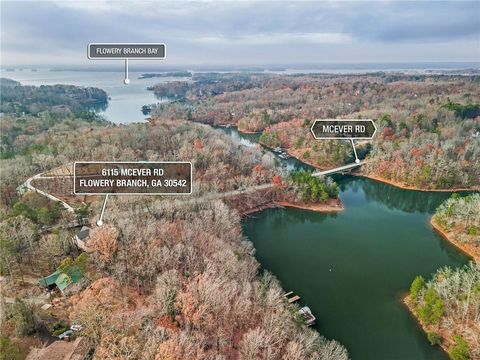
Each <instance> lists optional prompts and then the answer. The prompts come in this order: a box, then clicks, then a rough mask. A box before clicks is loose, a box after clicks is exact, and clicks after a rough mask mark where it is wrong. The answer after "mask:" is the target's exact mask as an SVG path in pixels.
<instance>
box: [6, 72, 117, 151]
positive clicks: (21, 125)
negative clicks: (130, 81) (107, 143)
mask: <svg viewBox="0 0 480 360" xmlns="http://www.w3.org/2000/svg"><path fill="white" fill-rule="evenodd" d="M107 103H108V98H107V93H106V92H105V91H103V90H101V89H96V88H82V87H76V86H71V85H53V86H46V85H45V86H40V87H37V86H23V85H21V84H20V83H18V82H16V81H13V80H10V79H5V78H2V79H0V104H1V105H0V113H1V114H2V115H1V124H0V139H1V142H0V158H2V159H5V158H13V157H15V155H17V154H21V155H26V156H28V155H31V154H33V153H42V152H50V151H51V149H49V144H48V142H47V141H43V142H40V141H38V139H37V135H40V134H42V135H43V133H46V132H47V131H51V129H53V128H55V127H58V129H59V130H60V128H61V127H64V128H65V130H66V129H68V128H70V129H74V128H76V127H82V126H84V125H106V124H107V121H106V120H104V119H103V118H102V117H101V116H99V115H97V114H96V113H95V111H94V109H95V108H97V109H98V107H99V106H100V107H105V106H106V105H107ZM42 137H44V136H42Z"/></svg>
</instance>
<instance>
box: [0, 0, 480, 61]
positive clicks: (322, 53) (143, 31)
mask: <svg viewBox="0 0 480 360" xmlns="http://www.w3.org/2000/svg"><path fill="white" fill-rule="evenodd" d="M90 42H104V43H108V42H117V43H118V42H122V43H135V42H140V43H148V42H153V43H158V42H162V43H165V44H166V47H167V59H165V60H164V61H163V62H164V63H165V64H166V65H171V66H181V65H222V66H230V65H233V66H241V65H259V66H260V65H267V64H269V65H288V64H316V63H372V62H373V63H388V62H394V63H399V62H463V61H465V62H477V63H478V62H480V1H470V2H462V1H452V2H448V1H440V2H436V1H387V2H381V1H375V2H373V1H371V2H362V1H353V2H347V1H331V2H292V1H289V2H273V1H264V2H247V1H238V2H235V1H228V2H227V1H219V2H215V1H203V2H187V1H185V2H181V1H175V2H159V1H156V2H143V1H135V2H132V1H130V2H129V1H115V2H106V1H105V2H104V1H98V0H97V1H88V2H80V1H65V0H63V1H58V2H57V1H35V2H27V1H3V0H2V1H1V41H0V44H1V49H0V50H1V59H0V60H1V64H2V66H6V65H42V64H43V65H55V64H62V65H74V64H75V65H81V64H87V63H88V62H89V61H92V60H87V55H86V54H87V45H88V43H90ZM97 61H98V60H97ZM101 61H103V62H105V60H101ZM138 61H140V60H138Z"/></svg>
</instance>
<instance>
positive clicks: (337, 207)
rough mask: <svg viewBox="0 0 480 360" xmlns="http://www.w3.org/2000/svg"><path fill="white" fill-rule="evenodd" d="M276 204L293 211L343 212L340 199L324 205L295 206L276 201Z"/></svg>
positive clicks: (330, 200)
mask: <svg viewBox="0 0 480 360" xmlns="http://www.w3.org/2000/svg"><path fill="white" fill-rule="evenodd" d="M332 200H333V201H332ZM276 204H278V205H280V206H284V207H289V208H293V209H302V210H309V211H314V212H322V213H337V212H341V211H343V210H345V207H344V206H343V203H342V200H340V198H337V199H329V200H327V202H325V203H318V204H295V203H291V202H289V201H277V202H276Z"/></svg>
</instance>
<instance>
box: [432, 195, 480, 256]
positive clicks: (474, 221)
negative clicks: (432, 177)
mask: <svg viewBox="0 0 480 360" xmlns="http://www.w3.org/2000/svg"><path fill="white" fill-rule="evenodd" d="M432 225H434V226H436V227H437V228H438V229H439V230H440V231H442V232H443V233H444V234H446V236H447V237H448V238H449V239H450V240H451V241H452V242H454V243H455V244H458V245H459V246H460V247H462V248H465V249H466V250H467V252H468V253H469V254H471V255H472V256H473V257H474V258H475V259H476V261H477V262H478V261H480V193H473V194H470V195H467V196H458V195H457V194H453V195H452V197H451V198H450V199H448V200H447V201H445V202H444V203H442V205H440V206H439V207H438V208H437V210H436V212H435V215H434V216H433V218H432Z"/></svg>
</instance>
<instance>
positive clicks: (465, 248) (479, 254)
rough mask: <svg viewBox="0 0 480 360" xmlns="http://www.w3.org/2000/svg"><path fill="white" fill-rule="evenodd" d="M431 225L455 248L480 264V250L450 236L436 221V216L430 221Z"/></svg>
mask: <svg viewBox="0 0 480 360" xmlns="http://www.w3.org/2000/svg"><path fill="white" fill-rule="evenodd" d="M430 225H432V227H433V229H434V230H435V231H436V232H437V233H438V234H440V235H441V236H442V237H443V238H444V239H445V240H447V241H448V242H449V243H451V244H452V245H453V246H455V247H456V248H457V249H458V250H460V251H461V252H463V253H464V254H466V255H468V256H469V257H471V258H472V259H473V260H474V261H475V262H476V263H477V264H479V263H480V249H477V248H474V247H473V246H471V245H470V244H463V243H460V242H459V241H457V240H456V239H455V238H454V237H453V236H452V235H450V233H449V232H448V231H446V230H445V229H443V228H442V227H441V225H440V224H439V223H437V222H436V221H435V219H434V216H432V218H431V219H430ZM474 250H476V251H474Z"/></svg>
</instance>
